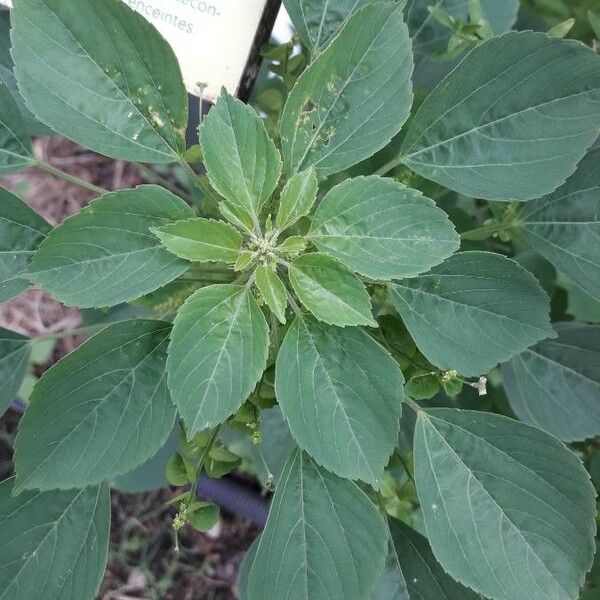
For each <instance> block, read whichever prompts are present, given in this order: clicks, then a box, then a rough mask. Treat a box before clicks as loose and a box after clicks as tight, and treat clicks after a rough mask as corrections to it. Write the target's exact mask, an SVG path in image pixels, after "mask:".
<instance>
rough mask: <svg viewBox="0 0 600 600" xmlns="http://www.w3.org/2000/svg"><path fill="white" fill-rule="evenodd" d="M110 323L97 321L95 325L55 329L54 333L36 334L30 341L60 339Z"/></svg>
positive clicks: (100, 327)
mask: <svg viewBox="0 0 600 600" xmlns="http://www.w3.org/2000/svg"><path fill="white" fill-rule="evenodd" d="M110 324H111V323H98V324H96V325H87V326H86V327H77V328H76V329H65V330H64V331H57V332H55V333H47V334H44V335H38V336H36V337H33V338H31V341H32V342H41V341H43V340H61V339H63V338H66V337H72V336H74V335H82V334H84V333H92V332H95V331H100V330H101V329H104V328H105V327H108V326H109V325H110Z"/></svg>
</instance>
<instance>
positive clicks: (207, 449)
mask: <svg viewBox="0 0 600 600" xmlns="http://www.w3.org/2000/svg"><path fill="white" fill-rule="evenodd" d="M220 429H221V425H220V424H219V425H217V426H216V427H215V428H214V429H213V432H212V433H211V435H210V438H209V440H208V443H207V444H206V446H205V448H204V450H203V451H202V454H201V456H200V460H199V461H198V469H197V470H196V480H195V481H194V483H193V485H192V487H191V488H190V495H189V497H188V500H187V503H186V507H188V508H189V506H190V504H191V503H192V501H193V498H195V497H196V490H197V489H198V479H200V474H201V473H202V467H204V461H205V460H206V457H207V456H208V453H209V452H210V449H211V448H212V445H213V444H214V443H215V440H216V439H217V436H218V435H219V431H220Z"/></svg>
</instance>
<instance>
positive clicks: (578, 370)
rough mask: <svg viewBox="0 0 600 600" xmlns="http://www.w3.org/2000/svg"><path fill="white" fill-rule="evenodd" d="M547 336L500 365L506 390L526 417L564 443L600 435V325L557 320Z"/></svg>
mask: <svg viewBox="0 0 600 600" xmlns="http://www.w3.org/2000/svg"><path fill="white" fill-rule="evenodd" d="M554 329H556V332H557V333H558V338H556V339H554V340H545V341H543V342H540V343H539V344H538V345H537V346H534V347H533V348H529V349H528V350H526V351H525V352H523V353H522V354H519V355H518V356H515V357H514V358H513V359H512V360H511V361H510V362H509V363H506V364H505V365H503V367H502V376H503V380H504V387H505V390H506V395H507V396H508V400H509V402H510V406H511V408H512V409H513V411H514V412H515V414H516V415H517V416H518V417H519V418H520V419H521V420H523V421H526V422H527V423H531V424H532V425H535V426H536V427H539V428H540V429H543V430H545V431H547V432H548V433H551V434H552V435H554V436H556V437H557V438H559V439H561V440H564V441H565V442H573V441H583V440H585V439H587V438H591V437H594V436H596V435H600V327H597V326H596V327H594V326H593V325H584V324H581V323H572V322H570V323H558V324H556V325H554Z"/></svg>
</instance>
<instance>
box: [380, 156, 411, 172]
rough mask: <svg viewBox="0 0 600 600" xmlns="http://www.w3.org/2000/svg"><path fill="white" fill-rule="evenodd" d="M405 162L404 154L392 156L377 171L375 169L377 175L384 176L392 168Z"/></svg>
mask: <svg viewBox="0 0 600 600" xmlns="http://www.w3.org/2000/svg"><path fill="white" fill-rule="evenodd" d="M403 162H404V161H403V157H402V156H395V157H394V158H392V160H389V161H388V162H386V163H385V164H384V165H382V166H381V167H379V169H377V171H375V175H381V176H382V177H383V176H384V175H386V174H387V173H389V172H390V171H391V170H392V169H395V168H396V167H399V166H400V165H401V164H402V163H403Z"/></svg>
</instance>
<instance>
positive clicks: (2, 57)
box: [0, 10, 52, 136]
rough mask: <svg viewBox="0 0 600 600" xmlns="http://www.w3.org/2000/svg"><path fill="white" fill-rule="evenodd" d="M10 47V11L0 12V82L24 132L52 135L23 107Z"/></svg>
mask: <svg viewBox="0 0 600 600" xmlns="http://www.w3.org/2000/svg"><path fill="white" fill-rule="evenodd" d="M10 45H11V42H10V11H8V10H6V11H0V80H1V81H2V82H3V83H4V85H5V86H6V87H7V88H8V91H9V92H10V93H11V95H12V97H13V100H14V101H15V103H16V104H17V107H18V109H19V112H20V113H21V116H22V118H23V122H24V125H25V130H26V131H27V132H28V133H29V135H36V136H44V135H52V130H51V129H49V128H48V127H46V126H45V125H42V124H41V123H40V122H39V121H38V120H36V118H35V117H34V116H33V114H31V112H30V111H29V109H28V108H27V107H26V106H25V100H23V98H22V97H21V94H20V93H19V89H18V87H17V81H16V79H15V76H14V73H13V67H14V63H13V60H12V56H11V55H10Z"/></svg>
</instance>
